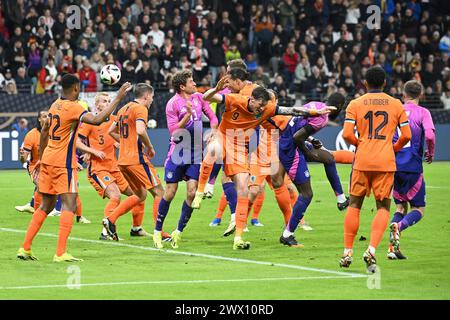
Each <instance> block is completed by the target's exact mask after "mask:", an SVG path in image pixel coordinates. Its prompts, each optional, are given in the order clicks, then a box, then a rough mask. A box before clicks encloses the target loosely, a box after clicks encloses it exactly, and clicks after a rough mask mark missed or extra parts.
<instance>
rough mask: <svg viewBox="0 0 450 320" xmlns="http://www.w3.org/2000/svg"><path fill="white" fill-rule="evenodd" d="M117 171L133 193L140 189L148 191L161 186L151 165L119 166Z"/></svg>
mask: <svg viewBox="0 0 450 320" xmlns="http://www.w3.org/2000/svg"><path fill="white" fill-rule="evenodd" d="M119 169H120V172H122V174H123V176H124V177H125V179H126V180H127V182H128V184H129V185H130V187H131V189H132V190H133V191H136V190H139V189H140V188H145V189H146V190H149V189H153V188H154V187H156V186H158V185H160V184H161V180H160V179H159V176H158V174H157V173H156V170H155V168H154V167H153V165H152V164H151V163H145V164H135V165H131V166H121V165H119Z"/></svg>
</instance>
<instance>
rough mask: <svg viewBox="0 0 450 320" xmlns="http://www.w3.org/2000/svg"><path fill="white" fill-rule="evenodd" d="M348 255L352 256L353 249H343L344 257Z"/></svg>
mask: <svg viewBox="0 0 450 320" xmlns="http://www.w3.org/2000/svg"><path fill="white" fill-rule="evenodd" d="M349 254H353V249H347V248H345V249H344V256H348V255H349Z"/></svg>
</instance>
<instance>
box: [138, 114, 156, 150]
mask: <svg viewBox="0 0 450 320" xmlns="http://www.w3.org/2000/svg"><path fill="white" fill-rule="evenodd" d="M136 132H137V134H138V136H139V137H140V138H141V141H142V143H143V144H144V146H145V147H146V148H147V153H148V156H149V157H150V158H153V157H154V156H155V149H154V148H153V145H152V143H151V142H150V138H149V137H148V134H147V126H146V124H145V123H144V122H143V121H140V120H138V121H136Z"/></svg>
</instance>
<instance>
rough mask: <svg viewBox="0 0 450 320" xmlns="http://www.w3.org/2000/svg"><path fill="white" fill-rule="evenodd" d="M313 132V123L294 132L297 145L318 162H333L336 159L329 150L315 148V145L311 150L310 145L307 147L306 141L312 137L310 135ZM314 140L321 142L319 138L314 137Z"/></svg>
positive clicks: (309, 157)
mask: <svg viewBox="0 0 450 320" xmlns="http://www.w3.org/2000/svg"><path fill="white" fill-rule="evenodd" d="M312 132H313V129H312V127H311V125H306V126H304V127H303V128H301V129H300V130H298V131H297V132H296V133H295V134H294V142H295V144H296V145H297V147H299V148H300V150H301V151H302V153H303V154H304V155H305V156H306V157H307V158H308V159H309V160H313V161H317V162H321V163H330V162H332V161H333V160H334V158H333V155H332V154H331V153H330V152H329V151H327V150H325V149H320V148H315V147H314V148H313V149H311V150H310V149H308V147H306V144H305V142H306V141H308V139H310V138H312V137H310V134H311V133H312ZM313 139H314V138H313ZM314 140H316V141H318V142H319V143H320V141H319V140H317V139H314ZM316 144H317V142H316ZM320 144H321V143H320Z"/></svg>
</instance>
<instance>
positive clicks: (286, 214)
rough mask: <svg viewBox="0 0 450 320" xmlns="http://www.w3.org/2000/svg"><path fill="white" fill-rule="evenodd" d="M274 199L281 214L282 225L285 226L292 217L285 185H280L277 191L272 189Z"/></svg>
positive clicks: (289, 199)
mask: <svg viewBox="0 0 450 320" xmlns="http://www.w3.org/2000/svg"><path fill="white" fill-rule="evenodd" d="M274 193H275V198H276V199H277V203H278V207H279V208H280V210H281V212H282V213H283V218H284V224H285V225H287V224H288V222H289V219H290V218H291V215H292V207H291V198H290V195H289V190H288V188H287V187H286V185H285V184H284V185H282V186H281V187H280V188H278V189H274Z"/></svg>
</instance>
